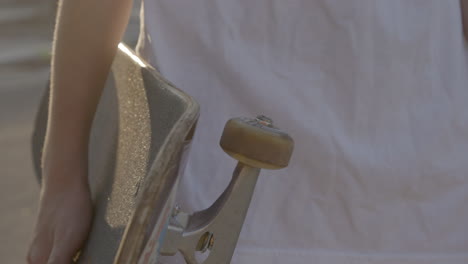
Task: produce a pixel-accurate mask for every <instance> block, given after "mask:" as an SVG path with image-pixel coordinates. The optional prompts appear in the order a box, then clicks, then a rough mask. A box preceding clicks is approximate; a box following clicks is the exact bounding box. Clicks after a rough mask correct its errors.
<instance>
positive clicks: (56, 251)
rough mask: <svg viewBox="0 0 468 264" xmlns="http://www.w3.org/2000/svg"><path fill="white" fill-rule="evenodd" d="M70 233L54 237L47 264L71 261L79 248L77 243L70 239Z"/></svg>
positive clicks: (60, 263) (67, 263)
mask: <svg viewBox="0 0 468 264" xmlns="http://www.w3.org/2000/svg"><path fill="white" fill-rule="evenodd" d="M72 238H73V236H72V235H70V234H66V233H62V237H57V236H56V237H55V241H54V247H53V248H52V251H51V253H50V256H49V262H47V264H65V263H66V264H69V263H73V259H74V257H75V255H76V253H77V251H78V249H79V244H81V243H77V242H81V241H75V240H74V239H72Z"/></svg>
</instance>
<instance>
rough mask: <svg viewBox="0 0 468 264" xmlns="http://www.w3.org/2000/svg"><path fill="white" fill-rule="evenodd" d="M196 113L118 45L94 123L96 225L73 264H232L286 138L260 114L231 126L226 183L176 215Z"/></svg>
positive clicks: (282, 157)
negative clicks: (203, 204) (260, 181)
mask: <svg viewBox="0 0 468 264" xmlns="http://www.w3.org/2000/svg"><path fill="white" fill-rule="evenodd" d="M47 105H48V92H46V93H45V95H44V96H43V99H42V103H41V105H40V108H39V110H38V113H37V117H36V122H35V129H34V133H33V137H32V152H33V160H34V164H35V168H36V172H37V175H38V176H39V178H40V157H41V150H42V146H43V141H44V135H45V129H46V123H47ZM198 116H199V105H198V104H197V102H196V101H195V100H194V99H193V98H192V97H190V96H189V95H187V94H185V93H184V92H182V91H181V90H179V89H177V88H176V87H174V85H172V84H171V83H170V82H168V81H167V80H165V79H164V78H163V77H161V75H160V74H159V73H158V72H157V71H156V70H155V69H154V68H152V67H151V66H150V65H148V64H147V63H146V62H144V61H143V60H142V59H140V58H139V57H138V56H137V55H136V54H135V53H134V52H133V51H132V50H130V49H129V48H128V47H127V46H126V45H125V44H122V43H121V44H119V48H118V52H117V54H116V57H115V59H114V62H113V65H112V72H111V75H110V77H109V78H108V82H107V84H106V87H105V89H104V91H103V95H102V97H101V100H100V102H99V106H98V109H97V112H96V115H95V119H94V121H93V126H92V132H91V138H90V144H89V183H90V188H91V193H92V200H93V204H94V219H93V223H92V228H91V231H90V234H89V237H88V240H87V242H86V244H85V246H84V247H83V249H82V251H81V252H80V254H79V256H78V257H77V260H76V261H77V263H92V264H99V263H106V264H109V263H115V264H123V263H126V264H127V263H128V264H129V263H138V264H148V263H152V264H153V263H158V258H159V257H160V256H161V255H164V256H173V255H175V254H176V253H177V252H180V253H181V254H182V256H183V257H184V259H185V261H186V263H188V264H201V263H205V264H213V263H217V264H219V263H230V261H231V258H232V255H233V253H234V249H235V246H236V244H237V240H238V237H239V233H240V231H241V228H242V225H243V222H244V218H245V215H246V213H247V210H248V207H249V204H250V200H251V197H252V195H253V192H254V188H255V184H256V182H257V178H258V176H259V173H260V169H262V168H264V169H280V168H284V167H286V166H287V165H288V163H289V160H290V157H291V154H292V151H293V147H294V142H293V140H292V138H291V137H290V136H288V135H287V134H286V133H284V132H282V131H281V130H279V129H278V128H276V127H275V126H274V125H273V122H272V120H271V119H269V118H268V117H266V116H257V117H253V118H233V119H231V120H229V121H228V122H227V123H226V125H225V128H224V132H223V134H222V136H221V140H220V146H221V148H222V149H223V150H224V151H225V152H226V153H227V154H229V155H230V156H231V157H233V158H234V159H236V160H238V164H237V166H236V168H235V170H234V173H233V176H232V180H231V182H230V183H229V185H228V186H227V188H226V190H225V191H224V192H223V193H222V195H221V196H220V197H219V198H218V199H217V200H216V201H215V202H214V203H213V205H212V206H211V207H209V208H207V209H205V210H202V211H200V212H193V213H187V212H182V211H181V210H180V209H179V207H178V206H177V205H176V201H175V195H176V191H177V186H178V182H179V179H180V178H181V176H182V174H183V170H184V165H185V161H186V159H187V155H188V154H189V149H190V142H191V140H192V137H193V135H194V133H195V130H196V124H197V119H198ZM200 254H202V257H203V259H200Z"/></svg>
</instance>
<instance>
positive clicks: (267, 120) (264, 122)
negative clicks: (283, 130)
mask: <svg viewBox="0 0 468 264" xmlns="http://www.w3.org/2000/svg"><path fill="white" fill-rule="evenodd" d="M256 119H257V121H258V123H260V124H262V125H264V126H268V127H273V120H272V119H271V118H269V117H267V116H265V115H258V116H257V117H256Z"/></svg>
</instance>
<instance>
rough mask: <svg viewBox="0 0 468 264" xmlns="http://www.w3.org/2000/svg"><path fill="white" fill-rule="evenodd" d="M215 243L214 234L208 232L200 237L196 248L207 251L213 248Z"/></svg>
mask: <svg viewBox="0 0 468 264" xmlns="http://www.w3.org/2000/svg"><path fill="white" fill-rule="evenodd" d="M213 245H214V236H213V234H212V233H210V232H206V233H205V234H203V235H202V236H201V237H200V240H199V241H198V244H197V247H196V250H197V251H201V252H205V251H207V250H208V249H212V248H213Z"/></svg>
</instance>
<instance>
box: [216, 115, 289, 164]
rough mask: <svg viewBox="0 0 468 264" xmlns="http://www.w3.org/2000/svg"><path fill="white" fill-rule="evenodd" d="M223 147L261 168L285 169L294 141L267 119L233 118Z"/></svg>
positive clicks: (244, 160) (225, 134) (235, 156)
mask: <svg viewBox="0 0 468 264" xmlns="http://www.w3.org/2000/svg"><path fill="white" fill-rule="evenodd" d="M220 145H221V148H223V150H224V151H225V152H226V153H227V154H229V155H230V156H231V157H233V158H234V159H236V160H238V161H240V162H242V163H244V164H246V165H249V166H252V167H257V168H262V169H281V168H284V167H286V166H288V164H289V160H290V158H291V154H292V151H293V148H294V141H293V139H292V138H291V137H290V136H289V135H288V134H286V133H284V132H282V131H281V130H279V129H278V128H276V127H274V126H273V122H272V121H271V119H269V118H267V117H265V116H258V117H257V118H233V119H231V120H229V121H228V122H227V123H226V126H225V127H224V132H223V135H222V136H221V140H220Z"/></svg>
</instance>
